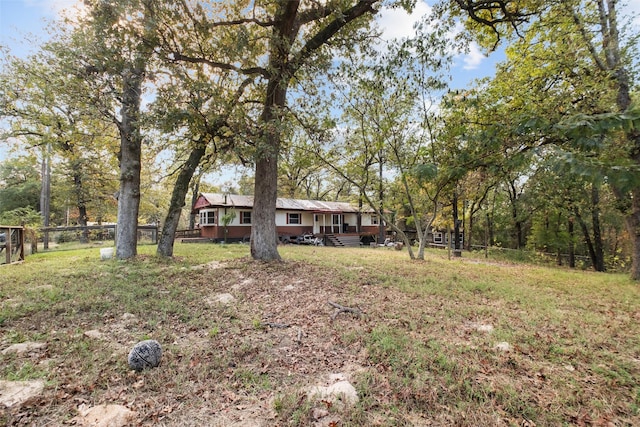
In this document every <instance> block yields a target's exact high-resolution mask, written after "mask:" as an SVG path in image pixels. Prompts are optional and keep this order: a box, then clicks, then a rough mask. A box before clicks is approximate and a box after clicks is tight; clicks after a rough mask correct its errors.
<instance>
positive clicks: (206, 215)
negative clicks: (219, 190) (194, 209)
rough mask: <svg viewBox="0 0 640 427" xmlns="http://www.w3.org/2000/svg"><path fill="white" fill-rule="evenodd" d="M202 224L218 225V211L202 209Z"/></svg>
mask: <svg viewBox="0 0 640 427" xmlns="http://www.w3.org/2000/svg"><path fill="white" fill-rule="evenodd" d="M200 225H216V211H214V210H202V211H200Z"/></svg>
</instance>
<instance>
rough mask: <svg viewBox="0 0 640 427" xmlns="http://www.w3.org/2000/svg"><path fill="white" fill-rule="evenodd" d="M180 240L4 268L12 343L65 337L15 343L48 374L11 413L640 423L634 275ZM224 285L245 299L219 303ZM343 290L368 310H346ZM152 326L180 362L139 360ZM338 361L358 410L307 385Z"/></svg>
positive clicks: (70, 418)
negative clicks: (256, 252) (101, 410)
mask: <svg viewBox="0 0 640 427" xmlns="http://www.w3.org/2000/svg"><path fill="white" fill-rule="evenodd" d="M153 249H154V248H153V247H149V248H143V249H142V250H143V251H147V252H149V253H151V252H152V251H153ZM176 252H177V254H178V255H179V256H178V257H177V258H176V259H174V260H161V259H157V258H155V257H154V256H151V255H142V256H140V257H139V259H137V260H136V261H132V262H115V261H109V262H101V261H100V260H99V255H98V249H91V250H84V251H69V252H61V253H55V254H54V253H49V254H38V255H36V256H32V257H28V258H27V261H26V262H25V263H23V264H21V265H16V266H5V267H2V268H0V274H2V277H3V284H2V285H0V350H2V349H4V348H6V347H8V346H9V345H10V344H11V343H15V342H23V341H40V342H46V343H47V344H48V346H47V348H46V350H45V351H40V352H34V353H32V354H30V355H24V356H16V355H1V354H0V379H4V380H19V379H32V378H42V379H45V380H46V389H45V393H44V394H43V395H42V396H40V397H39V398H36V399H32V400H30V401H28V402H26V403H25V404H24V405H22V406H21V407H18V408H15V407H12V408H4V409H3V408H0V422H2V421H4V422H5V423H6V424H7V425H38V426H43V425H52V426H53V425H64V424H71V425H73V424H75V423H76V421H77V420H76V419H74V417H76V416H77V414H78V408H80V407H82V405H85V406H92V405H97V404H101V403H117V404H122V405H125V406H127V407H128V408H130V409H132V410H134V411H136V413H137V419H136V424H137V425H154V426H163V425H165V426H203V425H209V426H215V425H220V426H229V425H236V426H251V425H255V426H262V425H265V426H276V425H281V426H285V425H299V426H305V425H331V423H335V425H340V426H361V425H381V426H395V425H398V426H409V425H415V426H434V425H435V426H437V425H442V426H449V425H459V426H484V425H487V426H496V425H498V426H499V425H505V426H506V425H519V426H523V425H529V426H533V425H536V426H556V425H602V426H609V425H616V426H623V425H640V380H639V378H640V327H639V326H638V325H639V323H640V310H639V307H640V289H639V287H638V285H636V284H634V283H631V282H630V281H629V280H628V279H627V278H626V277H625V276H620V275H607V274H595V273H589V272H575V271H569V270H562V269H550V268H541V267H533V266H527V265H515V264H490V263H485V262H484V260H482V259H479V260H474V259H469V258H466V257H465V258H463V259H455V260H447V259H446V253H444V252H438V251H435V252H429V253H428V254H427V260H426V261H424V262H412V261H410V260H409V259H408V257H407V256H406V252H404V251H403V252H396V251H390V250H385V249H370V248H363V249H337V248H322V247H321V248H316V247H298V246H290V247H283V248H282V249H281V253H282V254H283V257H284V258H285V262H283V263H280V264H264V263H259V262H254V261H251V260H249V259H248V258H247V254H248V248H247V247H246V246H242V245H229V246H221V245H216V246H213V245H177V247H176ZM222 293H230V294H232V295H233V296H234V297H235V298H236V300H235V302H232V303H229V304H222V303H218V302H216V301H215V298H216V296H217V295H218V294H222ZM329 301H333V302H336V303H338V304H342V305H345V306H349V307H357V308H359V309H360V310H362V311H363V312H364V313H365V315H364V316H362V317H359V318H357V317H354V316H352V315H350V314H349V313H341V314H339V315H338V316H336V317H335V320H333V321H332V319H331V315H332V314H334V312H335V308H333V307H332V306H330V305H329V304H328V302H329ZM124 313H130V314H133V315H134V316H135V317H130V316H128V317H127V316H125V317H124V318H123V314H124ZM269 324H271V325H272V326H281V325H288V327H286V328H280V327H271V326H268V325H269ZM489 325H490V326H491V327H492V328H493V329H492V330H491V331H486V329H489V327H488V326H489ZM89 330H97V331H99V332H100V333H101V334H102V337H101V338H92V337H89V336H87V335H85V332H86V331H89ZM146 338H153V339H156V340H158V341H159V342H160V343H161V344H162V345H163V349H164V352H165V354H164V357H163V363H162V365H161V366H160V367H159V368H157V369H153V370H149V371H145V372H142V373H140V374H136V373H134V372H132V371H130V370H129V369H128V367H127V363H126V356H127V353H128V350H129V348H130V347H131V345H132V344H134V343H135V342H137V341H139V340H142V339H146ZM500 342H506V343H508V344H509V346H510V350H508V351H501V350H498V349H496V348H495V346H496V344H497V343H500ZM338 372H342V373H345V374H346V375H347V376H348V377H349V378H350V379H351V381H352V383H353V384H354V385H355V387H356V389H357V390H358V393H359V396H360V401H359V403H358V404H357V405H356V406H355V407H352V408H343V407H339V406H336V405H330V404H327V403H324V402H318V401H311V400H309V399H308V398H307V396H306V392H305V390H306V388H308V387H309V386H311V385H316V384H321V383H322V382H323V381H326V380H327V378H328V375H330V374H332V373H338ZM321 415H323V416H321Z"/></svg>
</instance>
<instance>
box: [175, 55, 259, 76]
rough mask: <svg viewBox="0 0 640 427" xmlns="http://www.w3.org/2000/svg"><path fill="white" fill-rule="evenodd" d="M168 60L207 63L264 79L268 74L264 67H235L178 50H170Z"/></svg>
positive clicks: (221, 68) (213, 66)
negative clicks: (184, 53)
mask: <svg viewBox="0 0 640 427" xmlns="http://www.w3.org/2000/svg"><path fill="white" fill-rule="evenodd" d="M169 59H170V60H173V61H176V62H177V61H184V62H189V63H192V64H205V65H208V66H210V67H212V68H218V69H220V70H227V71H235V72H236V73H239V74H244V75H246V76H256V75H259V76H262V77H264V78H266V79H268V78H269V76H270V74H269V72H268V71H267V69H266V68H264V67H249V68H241V67H236V66H235V65H232V64H227V63H224V62H217V61H212V60H210V59H207V58H196V57H192V56H186V55H183V54H181V53H179V52H172V53H171V58H169Z"/></svg>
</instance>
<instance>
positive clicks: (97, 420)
mask: <svg viewBox="0 0 640 427" xmlns="http://www.w3.org/2000/svg"><path fill="white" fill-rule="evenodd" d="M78 411H79V412H80V416H78V417H77V418H76V420H77V421H78V425H81V426H86V427H89V426H91V427H123V426H126V425H129V424H130V423H131V421H133V418H134V417H135V416H136V413H135V412H133V411H131V410H129V409H128V408H127V407H126V406H122V405H98V406H94V407H93V408H89V409H85V408H84V407H80V408H78Z"/></svg>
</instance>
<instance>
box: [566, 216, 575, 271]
mask: <svg viewBox="0 0 640 427" xmlns="http://www.w3.org/2000/svg"><path fill="white" fill-rule="evenodd" d="M573 226H574V224H573V218H572V217H569V222H568V224H567V229H568V231H569V267H571V268H576V245H575V243H574V235H575V231H574V229H573Z"/></svg>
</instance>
